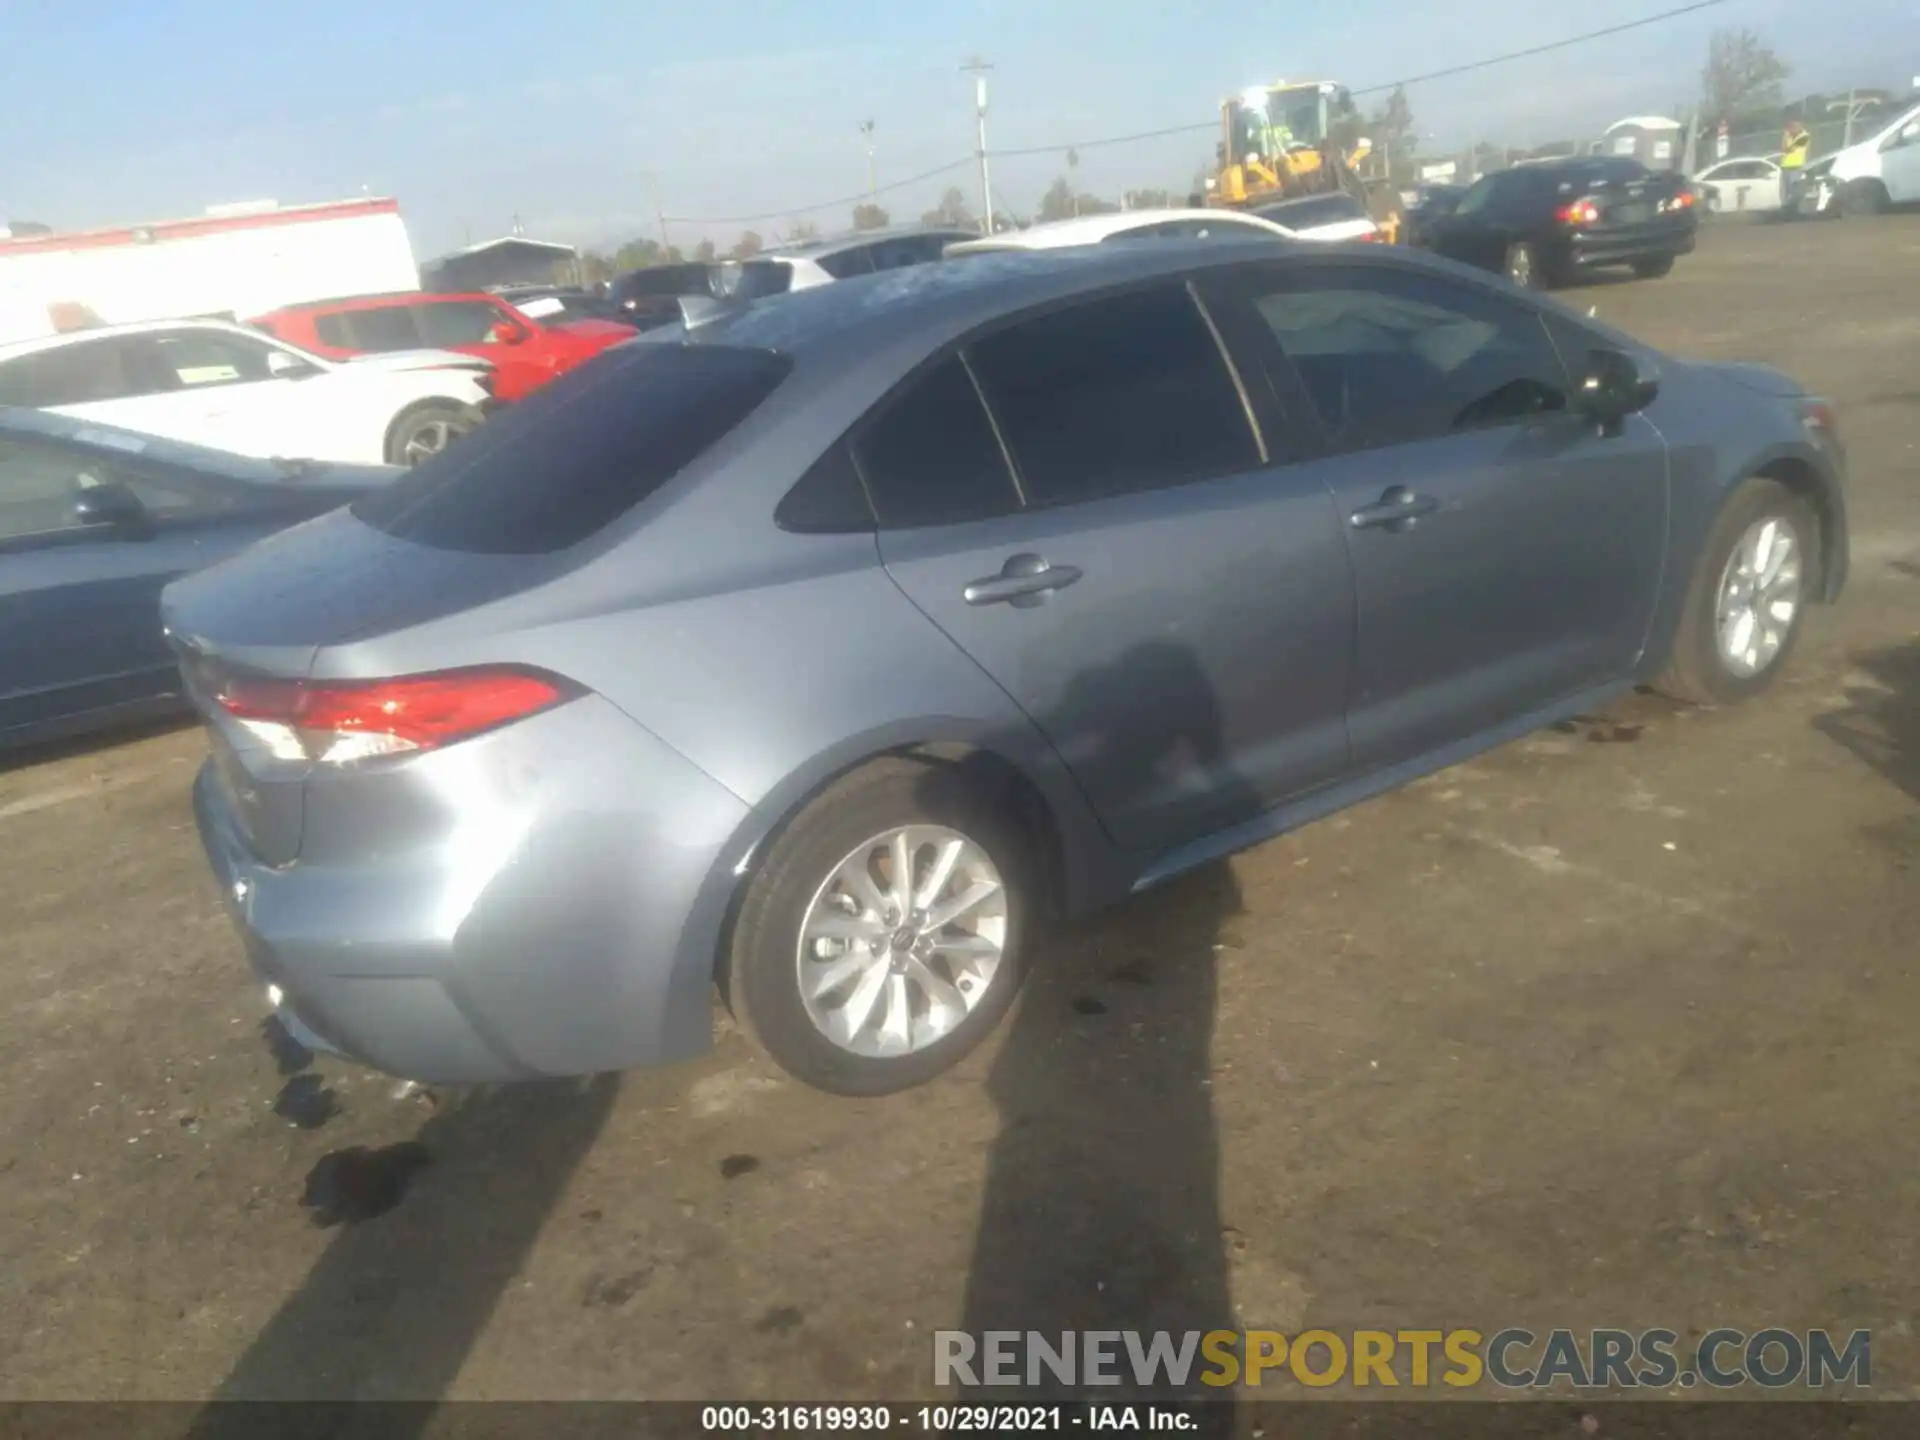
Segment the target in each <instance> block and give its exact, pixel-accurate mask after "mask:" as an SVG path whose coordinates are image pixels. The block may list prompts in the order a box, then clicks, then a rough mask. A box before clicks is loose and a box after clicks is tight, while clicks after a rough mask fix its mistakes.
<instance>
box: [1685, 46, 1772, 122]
mask: <svg viewBox="0 0 1920 1440" xmlns="http://www.w3.org/2000/svg"><path fill="white" fill-rule="evenodd" d="M1786 78H1787V64H1786V62H1785V61H1784V60H1782V59H1781V58H1780V57H1779V56H1778V55H1776V54H1774V53H1773V50H1772V48H1771V47H1770V46H1768V45H1767V44H1766V43H1765V42H1763V41H1762V40H1761V39H1760V37H1759V36H1758V35H1756V34H1754V33H1753V31H1751V30H1746V29H1740V30H1716V31H1714V32H1713V38H1712V39H1710V40H1709V41H1708V42H1707V66H1706V69H1704V70H1702V71H1701V72H1700V83H1701V87H1702V92H1703V99H1704V103H1705V109H1706V114H1707V117H1708V118H1709V119H1711V120H1714V121H1716V122H1717V121H1721V120H1732V119H1733V118H1735V117H1736V116H1739V115H1748V114H1752V113H1753V112H1754V111H1756V110H1774V109H1778V108H1779V105H1780V96H1781V89H1780V84H1781V82H1782V81H1783V80H1785V79H1786Z"/></svg>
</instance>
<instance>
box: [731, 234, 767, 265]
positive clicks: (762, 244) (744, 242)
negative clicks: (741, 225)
mask: <svg viewBox="0 0 1920 1440" xmlns="http://www.w3.org/2000/svg"><path fill="white" fill-rule="evenodd" d="M766 248H767V242H766V241H764V240H762V239H761V238H760V234H759V232H758V231H755V230H743V231H741V232H740V238H739V239H738V240H736V241H734V242H733V249H731V250H729V251H728V252H727V254H728V255H730V256H732V257H733V258H734V259H735V260H751V259H752V258H753V257H754V256H756V255H758V254H759V253H760V252H761V251H762V250H764V249H766Z"/></svg>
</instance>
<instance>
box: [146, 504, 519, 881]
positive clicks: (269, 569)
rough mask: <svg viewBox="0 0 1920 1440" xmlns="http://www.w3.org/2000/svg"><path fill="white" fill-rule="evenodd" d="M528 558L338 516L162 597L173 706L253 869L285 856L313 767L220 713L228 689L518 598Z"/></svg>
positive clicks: (276, 733) (279, 738)
mask: <svg viewBox="0 0 1920 1440" xmlns="http://www.w3.org/2000/svg"><path fill="white" fill-rule="evenodd" d="M542 558H543V557H537V556H519V555H505V556H500V555H471V554H461V553H458V552H454V551H446V550H434V549H430V548H428V547H426V546H422V545H416V544H413V543H411V542H409V541H406V540H401V539H397V538H395V537H393V536H391V535H387V534H385V533H383V532H382V531H380V530H377V529H375V528H374V527H372V526H371V525H367V524H365V523H363V522H362V521H360V520H359V519H358V518H356V517H355V516H354V515H353V513H352V512H351V511H350V510H344V509H343V510H335V511H333V512H331V513H329V514H327V515H324V516H322V517H321V518H319V519H317V520H313V521H309V522H308V523H307V524H304V525H300V526H297V527H295V528H294V529H292V530H289V531H285V532H283V533H281V534H279V535H275V536H272V537H271V538H269V539H267V540H265V541H263V542H261V543H260V544H258V545H256V546H253V547H252V548H250V549H248V550H245V551H243V552H242V553H241V554H239V555H237V556H234V557H233V558H232V559H229V560H227V561H224V562H222V563H221V564H218V565H215V566H212V567H210V568H208V569H206V570H203V571H200V572H199V573H197V574H195V575H191V576H188V577H186V578H185V579H182V580H178V581H176V582H175V583H174V584H172V585H170V586H168V587H167V589H166V591H165V593H164V594H163V595H162V597H161V605H160V609H161V619H162V622H163V624H164V625H165V627H166V633H167V638H168V640H169V642H170V643H171V644H172V646H173V648H174V652H175V654H176V656H177V657H178V659H179V663H180V673H181V679H182V681H183V683H184V688H185V690H186V694H187V697H188V699H189V700H190V701H191V702H192V704H193V706H194V708H195V709H196V710H197V711H198V712H199V713H200V715H201V716H202V717H203V718H204V720H205V721H206V725H207V730H208V733H209V737H210V745H211V749H212V757H213V762H214V767H215V770H216V772H217V775H218V783H219V788H220V790H221V792H222V794H223V796H224V798H225V800H226V801H227V804H228V806H229V808H230V809H231V811H232V814H233V817H234V819H235V822H236V826H237V828H238V830H239V831H240V833H241V836H242V838H243V839H244V840H245V841H246V843H247V844H248V845H249V847H250V848H251V849H252V850H253V851H254V853H255V854H256V855H257V856H258V858H259V859H260V860H262V861H264V862H265V863H266V864H268V865H276V866H277V865H285V864H289V863H291V862H292V861H293V860H294V859H296V858H297V857H298V855H299V853H300V842H301V836H302V830H303V826H304V820H305V786H306V783H307V781H308V779H309V777H310V775H311V773H312V771H313V769H314V764H315V762H314V761H313V760H311V759H310V758H309V757H308V756H306V755H305V754H303V753H301V752H300V751H299V749H298V748H297V747H295V746H291V745H289V743H288V739H287V736H286V735H285V734H284V733H282V729H283V727H273V726H265V725H262V724H260V723H258V722H257V721H255V720H251V719H248V718H245V717H243V716H236V715H235V714H233V713H231V712H230V708H229V706H230V701H231V696H232V695H233V693H234V692H235V690H236V688H237V687H239V686H242V685H244V684H246V683H248V682H252V681H259V680H268V681H299V680H306V679H307V678H309V677H310V676H311V675H312V674H313V673H314V670H315V663H316V660H317V659H318V658H319V656H320V654H321V652H322V651H323V650H324V649H325V648H326V647H328V646H338V645H343V644H346V643H348V642H350V641H352V640H354V639H355V638H357V637H359V636H363V635H366V634H369V633H372V632H375V631H378V630H380V629H382V628H386V627H390V626H393V625H395V624H404V623H410V622H412V621H415V620H418V619H421V618H424V617H426V616H427V615H429V614H430V613H445V612H446V611H449V610H454V609H459V608H463V607H465V606H468V605H473V604H478V603H480V602H482V601H484V600H486V599H489V598H493V597H495V596H497V595H500V594H504V593H507V592H509V591H511V590H514V589H517V588H520V587H521V586H523V585H524V584H526V583H528V581H529V579H530V578H535V577H537V575H538V573H539V572H540V571H541V569H542V566H541V563H540V562H541V560H542ZM223 699H224V700H225V701H227V702H228V703H223Z"/></svg>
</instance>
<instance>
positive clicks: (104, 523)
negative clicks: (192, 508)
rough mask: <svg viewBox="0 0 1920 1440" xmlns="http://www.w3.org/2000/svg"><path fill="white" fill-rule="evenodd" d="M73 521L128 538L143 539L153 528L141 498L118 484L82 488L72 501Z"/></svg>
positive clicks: (101, 483)
mask: <svg viewBox="0 0 1920 1440" xmlns="http://www.w3.org/2000/svg"><path fill="white" fill-rule="evenodd" d="M73 518H74V519H75V520H77V521H79V522H80V523H81V524H82V525H86V526H90V527H95V526H97V527H100V528H102V529H111V530H118V531H120V532H122V534H123V535H126V536H128V537H134V536H142V535H145V534H146V533H147V532H148V531H149V530H150V529H151V528H152V521H151V517H150V516H149V515H148V514H147V507H146V506H145V505H143V504H141V503H140V497H139V496H138V495H136V494H134V493H133V491H131V490H130V489H128V488H127V487H126V486H125V485H123V484H122V483H121V482H119V481H118V480H104V481H102V482H100V483H99V484H97V485H86V486H82V487H81V489H80V493H79V494H78V495H76V496H75V497H74V500H73Z"/></svg>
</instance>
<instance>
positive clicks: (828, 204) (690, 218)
mask: <svg viewBox="0 0 1920 1440" xmlns="http://www.w3.org/2000/svg"><path fill="white" fill-rule="evenodd" d="M973 163H974V157H973V156H971V155H967V156H964V157H962V158H961V159H959V160H949V161H948V162H947V163H946V164H945V165H940V166H936V167H935V168H934V169H932V170H922V171H921V172H920V173H919V174H918V175H909V176H908V177H907V178H906V179H904V180H894V181H892V182H890V183H888V184H886V185H881V186H877V187H876V188H874V189H872V190H862V191H861V192H860V193H859V194H857V195H849V196H846V197H845V198H844V199H840V200H822V201H820V202H819V203H818V204H815V205H787V206H784V207H782V208H781V209H779V210H765V211H762V212H761V213H760V214H758V215H669V216H667V219H668V220H669V221H670V222H671V223H673V224H675V225H750V224H752V223H754V222H755V221H758V220H784V219H786V218H787V217H788V216H790V215H811V214H813V212H814V211H816V210H836V209H838V208H840V207H841V206H843V205H862V204H865V203H866V202H867V201H868V200H869V199H870V198H872V197H873V196H875V195H885V194H888V193H889V192H891V191H894V190H904V189H906V188H907V187H908V186H909V185H918V184H920V183H922V182H923V181H927V180H937V179H939V178H940V176H942V175H947V174H950V173H952V172H953V171H955V170H961V169H965V168H966V167H967V166H969V165H971V164H973Z"/></svg>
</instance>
